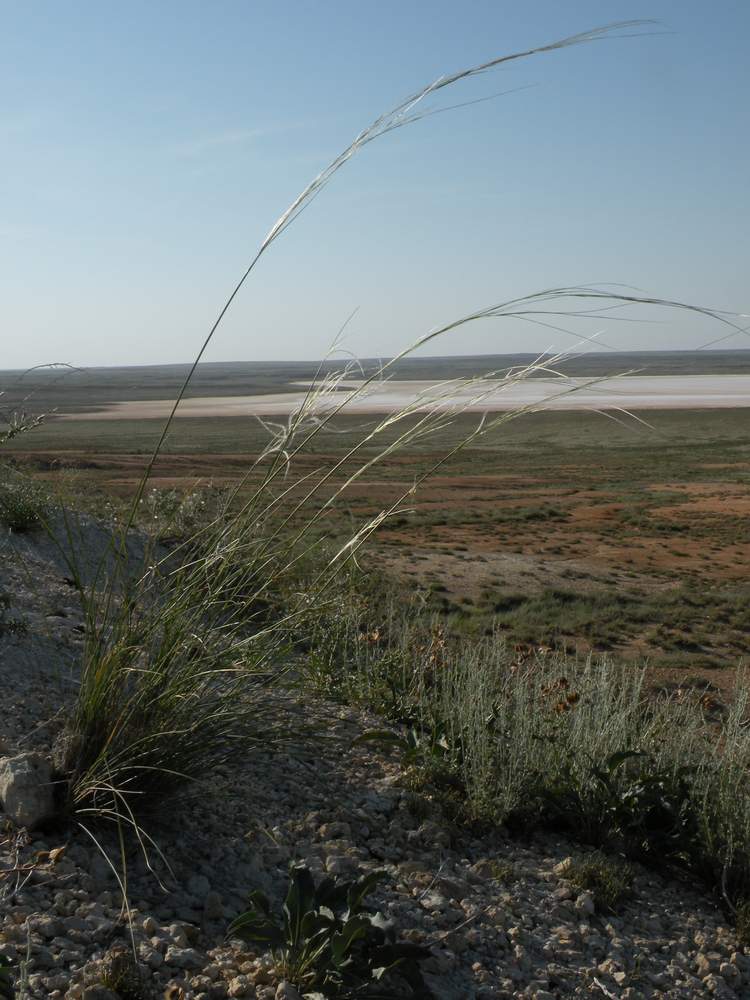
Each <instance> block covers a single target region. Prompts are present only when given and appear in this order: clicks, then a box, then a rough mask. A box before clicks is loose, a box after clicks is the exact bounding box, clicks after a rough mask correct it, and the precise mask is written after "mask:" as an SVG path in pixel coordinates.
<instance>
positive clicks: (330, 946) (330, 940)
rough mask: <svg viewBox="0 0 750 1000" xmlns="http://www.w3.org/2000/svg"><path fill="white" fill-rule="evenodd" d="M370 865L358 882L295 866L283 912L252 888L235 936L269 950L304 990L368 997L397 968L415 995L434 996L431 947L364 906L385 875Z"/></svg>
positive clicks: (280, 971)
mask: <svg viewBox="0 0 750 1000" xmlns="http://www.w3.org/2000/svg"><path fill="white" fill-rule="evenodd" d="M382 877H383V873H382V872H370V873H368V874H366V875H362V876H361V877H360V878H358V879H357V880H356V881H351V882H350V881H344V880H341V879H335V878H331V877H328V878H325V879H323V881H322V882H320V883H319V884H318V885H316V884H315V881H314V879H313V876H312V874H311V872H310V870H309V868H307V867H305V866H304V865H300V864H297V865H293V866H292V867H291V868H290V872H289V889H288V892H287V895H286V899H285V901H284V906H283V909H282V912H281V914H280V915H279V916H276V915H274V914H273V913H272V911H271V905H270V903H269V901H268V899H267V897H266V896H265V895H264V894H263V893H262V892H259V891H257V890H256V891H254V892H251V893H250V907H249V909H248V910H246V911H245V912H244V913H242V914H241V915H240V916H239V917H237V918H236V919H235V920H234V921H233V922H232V924H231V925H230V927H229V930H228V932H227V933H228V935H229V936H231V937H239V938H241V939H242V940H243V941H246V942H247V943H248V944H252V945H255V946H261V947H263V948H266V949H268V950H269V951H270V952H271V954H272V955H273V958H274V962H275V965H276V972H277V976H278V978H279V979H280V980H287V981H289V982H291V983H292V984H293V985H295V986H296V987H298V988H299V989H300V990H301V991H304V992H305V995H308V994H310V993H311V992H316V993H317V994H318V995H320V996H321V997H356V996H364V995H365V994H366V993H367V991H368V990H369V989H370V988H371V987H372V986H373V985H374V984H377V983H380V982H381V980H383V979H384V978H386V977H387V976H388V975H389V974H391V973H393V972H394V971H397V972H398V974H399V975H400V977H401V978H402V979H404V980H405V981H406V982H407V983H408V984H409V986H410V987H411V990H412V995H413V996H417V997H421V998H428V997H430V996H432V994H431V993H430V992H429V990H428V989H427V987H426V985H425V983H424V980H423V979H422V976H421V973H420V971H419V961H420V960H421V959H423V958H427V957H428V956H429V954H430V952H429V949H428V948H424V947H422V946H420V945H416V944H413V943H410V942H397V941H396V940H395V931H394V928H393V925H392V923H391V922H390V921H388V920H386V919H385V918H384V917H383V916H382V915H381V914H379V913H377V912H375V911H373V910H371V909H369V908H368V907H367V906H366V905H365V899H366V897H367V896H368V895H369V894H370V893H371V892H372V891H373V889H374V888H375V887H376V885H377V884H378V882H379V881H380V880H381V879H382Z"/></svg>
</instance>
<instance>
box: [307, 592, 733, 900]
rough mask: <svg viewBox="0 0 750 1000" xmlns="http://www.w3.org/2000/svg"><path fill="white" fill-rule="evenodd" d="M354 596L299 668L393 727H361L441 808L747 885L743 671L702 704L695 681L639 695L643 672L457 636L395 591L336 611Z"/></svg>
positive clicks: (709, 879) (708, 879)
mask: <svg viewBox="0 0 750 1000" xmlns="http://www.w3.org/2000/svg"><path fill="white" fill-rule="evenodd" d="M354 606H355V604H354V603H353V599H352V601H350V602H349V603H344V602H342V603H341V604H340V605H339V612H338V614H337V615H335V616H332V617H331V618H328V619H327V620H326V621H325V622H322V621H321V622H319V623H318V631H316V633H315V634H314V636H313V641H312V643H311V654H312V659H313V661H314V662H315V663H316V671H317V672H316V675H315V676H312V675H311V674H306V677H307V679H308V681H310V682H312V683H314V684H315V685H316V686H317V687H318V688H319V689H321V690H323V691H325V692H326V694H327V695H328V696H329V697H331V696H333V697H339V698H342V699H344V700H347V701H353V702H355V703H360V704H366V705H368V706H369V707H370V708H373V709H375V710H376V711H378V712H379V713H381V714H383V715H385V716H387V717H388V718H390V719H391V720H393V721H394V722H395V723H396V724H397V725H400V726H401V727H403V728H402V729H401V734H400V735H399V733H398V731H396V732H395V733H394V732H393V731H388V735H387V736H384V735H381V736H378V735H377V734H373V736H372V738H373V739H382V740H386V739H387V741H388V745H389V746H391V747H393V748H394V749H395V750H397V751H398V752H399V753H401V755H402V759H403V764H404V767H405V769H406V772H407V773H408V774H409V775H413V774H414V772H415V769H416V770H419V771H421V773H422V779H421V782H420V781H418V780H415V779H414V778H413V777H410V778H409V781H410V784H411V786H413V787H415V788H416V787H418V788H419V789H420V791H421V792H422V793H423V794H427V795H429V796H431V797H433V798H438V799H439V800H440V801H441V803H443V804H447V808H448V813H449V815H450V816H452V817H453V818H454V819H458V820H461V821H471V822H476V821H478V822H480V823H504V824H506V825H507V826H509V827H510V828H511V829H519V830H524V831H528V830H529V829H533V828H535V827H537V828H548V829H552V830H555V831H558V832H559V831H562V832H565V833H566V834H568V835H569V836H572V837H573V838H575V839H578V840H580V841H583V842H586V843H589V844H591V845H592V846H594V847H597V848H601V849H605V850H607V851H610V852H616V853H618V854H625V855H627V856H629V857H631V858H634V859H637V860H639V861H641V862H643V863H646V864H650V865H654V866H655V867H657V868H664V867H665V866H667V867H671V868H676V869H683V870H687V871H689V872H691V873H692V874H693V875H694V876H695V877H697V878H699V879H701V880H702V881H704V882H705V884H707V885H708V886H710V887H711V888H716V889H718V888H719V887H722V886H729V887H731V889H730V895H731V897H732V898H733V899H734V900H735V901H738V900H741V899H743V898H747V896H748V895H749V894H750V855H749V854H748V847H747V845H748V844H749V843H750V793H749V792H748V788H747V781H746V775H747V768H748V766H749V765H750V732H748V729H747V726H746V725H745V719H746V717H747V712H748V709H749V708H750V685H749V684H748V679H747V677H746V675H745V674H744V673H742V672H741V671H740V672H738V674H737V679H736V688H735V692H734V697H733V699H732V701H731V704H730V706H729V708H727V709H725V710H724V711H722V712H718V713H717V712H716V711H715V710H714V702H713V699H710V698H708V697H707V696H706V695H705V694H701V692H700V691H697V692H696V694H695V696H694V697H693V696H691V695H690V692H685V691H683V690H682V689H681V688H680V689H676V690H675V691H674V692H672V693H665V694H662V695H661V696H659V697H655V696H649V695H648V693H647V691H646V689H645V687H644V678H645V674H644V672H643V670H636V669H633V668H628V667H625V666H617V665H615V664H613V663H610V662H608V661H606V660H603V659H595V658H592V657H589V658H587V659H573V658H571V657H566V656H564V655H563V654H562V653H556V652H554V651H549V650H546V651H545V650H543V651H541V652H539V651H535V649H534V647H531V646H524V645H521V646H520V647H519V646H512V645H510V644H509V643H508V642H507V641H506V640H505V639H504V637H503V635H502V634H501V633H498V632H495V633H492V634H491V635H489V636H485V637H483V638H481V639H479V640H477V641H475V642H472V643H467V642H465V641H464V639H463V638H462V637H461V636H460V635H459V636H455V635H451V634H449V633H448V632H447V631H446V630H445V628H444V627H443V626H442V625H438V624H436V623H435V622H434V621H433V622H432V624H431V623H430V620H429V618H427V619H425V617H424V615H425V612H424V610H422V611H420V609H419V607H418V606H412V608H411V609H409V608H408V607H407V606H405V600H404V597H403V595H401V596H400V597H399V598H397V599H396V600H394V602H393V603H392V604H391V605H390V610H388V605H385V604H384V603H382V602H381V603H380V604H379V605H374V604H369V605H368V604H364V605H359V611H357V612H356V613H355V616H354V618H353V619H352V618H348V617H347V616H348V611H347V608H348V609H352V608H353V607H354ZM368 608H369V614H370V615H377V616H378V617H377V619H376V620H373V619H372V617H370V618H368V617H365V616H366V614H367V612H368ZM420 616H421V618H420ZM435 775H437V776H438V779H437V780H435ZM457 800H459V801H458V802H457Z"/></svg>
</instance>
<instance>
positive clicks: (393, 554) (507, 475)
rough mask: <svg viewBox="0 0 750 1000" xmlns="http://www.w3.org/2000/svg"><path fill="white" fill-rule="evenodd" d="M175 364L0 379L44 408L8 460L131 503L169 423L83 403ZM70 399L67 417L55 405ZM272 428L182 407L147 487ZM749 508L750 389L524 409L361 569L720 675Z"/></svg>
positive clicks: (245, 377)
mask: <svg viewBox="0 0 750 1000" xmlns="http://www.w3.org/2000/svg"><path fill="white" fill-rule="evenodd" d="M531 360H533V359H532V358H531V357H530V356H515V357H509V356H501V357H494V358H458V359H455V358H450V359H448V358H446V359H424V360H421V359H417V360H411V361H409V362H406V363H403V364H402V365H400V366H399V368H398V369H397V370H396V373H395V375H396V379H397V380H415V379H416V380H425V381H430V380H431V381H435V382H436V381H439V380H442V379H445V378H453V377H474V376H477V375H479V374H481V373H483V372H486V371H488V370H490V371H494V370H498V369H502V368H507V367H510V366H515V365H520V364H525V363H528V362H529V361H531ZM368 365H369V367H368ZM373 366H374V362H369V363H365V365H364V366H363V367H364V369H365V371H369V370H373ZM316 367H317V366H316V365H313V364H311V363H306V362H300V363H284V364H278V365H271V364H258V365H250V364H242V365H228V364H217V365H206V366H204V367H202V368H201V369H199V372H198V377H197V378H196V380H195V381H194V382H193V384H192V385H191V388H190V392H189V396H190V397H191V398H195V397H200V396H204V397H222V396H224V397H232V396H245V395H266V394H274V393H279V392H280V391H283V390H286V389H288V387H290V385H293V383H295V382H299V381H305V380H309V379H311V378H312V377H313V376H314V374H315V370H316ZM565 367H566V370H567V374H569V375H572V376H577V377H581V378H599V377H602V376H604V375H611V374H615V373H620V372H625V371H637V372H638V375H637V376H634V377H637V378H639V379H643V378H644V377H646V376H647V375H651V374H653V375H655V376H660V377H663V376H665V375H666V376H675V375H685V376H691V377H695V376H698V375H701V376H707V375H711V376H723V375H728V376H731V379H730V380H729V382H733V383H735V384H737V382H736V380H737V378H738V377H741V376H747V375H749V374H750V352H747V351H723V352H701V353H700V354H698V353H694V354H690V353H687V352H685V353H679V354H676V353H675V354H671V353H649V354H644V355H614V356H613V355H587V356H585V357H583V358H580V359H576V360H575V361H569V362H566V366H565ZM186 370H187V369H186V368H185V367H184V366H164V367H153V368H143V369H140V368H132V369H99V370H90V371H85V372H76V371H74V372H70V371H67V370H58V371H56V372H49V371H44V372H31V373H29V374H27V375H25V376H23V377H21V378H19V373H4V374H0V388H4V389H6V390H7V394H6V397H5V398H4V399H0V403H5V406H6V409H7V408H9V407H12V406H14V405H15V406H18V405H20V404H21V403H22V401H23V399H24V397H28V398H27V400H26V403H25V404H23V405H25V407H26V408H27V409H29V410H31V411H33V412H46V413H49V414H50V415H49V416H48V417H47V419H46V420H45V422H44V423H43V424H42V425H41V426H40V427H38V428H37V429H36V430H35V431H33V433H31V434H28V435H26V436H24V437H22V438H19V439H18V440H17V442H13V443H11V445H10V446H8V448H7V450H6V455H7V456H8V458H9V459H11V460H12V461H13V462H14V463H16V464H18V465H20V466H23V467H25V468H27V469H29V470H31V471H32V472H33V473H34V474H35V475H38V476H41V477H43V478H47V479H54V480H57V481H60V482H64V483H65V486H66V488H67V489H70V490H73V491H74V492H76V493H77V494H78V495H80V496H85V497H86V498H87V500H88V502H91V503H94V502H95V500H96V499H97V498H98V500H99V501H102V502H103V501H104V500H105V498H107V497H119V498H125V497H127V496H128V495H129V494H131V493H132V491H133V489H134V487H135V484H136V482H137V479H138V477H139V475H140V473H141V471H142V469H143V467H144V464H145V461H146V456H147V454H148V453H149V452H150V450H151V449H152V448H153V446H154V444H155V442H156V439H157V437H158V434H159V432H160V430H161V427H162V421H161V420H160V419H154V418H151V419H134V418H133V417H132V416H131V417H126V418H124V419H122V418H121V419H116V420H102V419H97V416H98V415H97V412H96V410H92V409H91V408H92V407H93V408H96V409H98V410H103V411H106V410H107V408H109V407H110V406H111V405H112V404H113V403H124V402H126V401H127V400H162V399H169V398H173V397H174V394H175V393H176V391H177V389H178V387H179V382H180V380H181V378H183V377H184V374H185V372H186ZM711 381H712V383H713V384H714V385H716V384H717V383H716V379H715V378H713V379H712V380H711ZM718 384H721V383H718ZM743 384H744V383H743ZM748 395H750V394H748ZM740 402H741V403H742V402H743V400H741V399H740ZM50 411H54V412H50ZM186 412H190V411H188V410H186ZM63 414H76V415H77V417H78V419H75V420H69V419H61V416H62V415H63ZM613 415H614V416H616V417H617V420H618V421H621V422H616V421H615V420H613V419H610V417H611V416H613ZM369 419H372V418H369ZM477 419H478V414H464V415H462V416H460V417H458V418H457V420H456V422H455V423H454V425H453V426H452V427H451V428H450V429H449V430H447V431H445V432H443V433H442V434H441V435H440V437H439V439H433V440H428V441H425V442H421V443H420V445H419V448H418V449H415V448H412V449H411V450H410V451H409V452H407V453H401V454H399V455H396V456H394V457H393V458H391V459H389V460H388V462H387V463H386V464H384V465H381V466H378V467H376V468H374V469H373V470H371V472H370V473H368V475H367V477H366V478H365V479H364V480H362V481H361V482H359V483H358V484H357V485H356V486H355V487H354V488H353V489H352V490H351V491H350V492H349V493H348V500H347V502H346V503H345V504H343V503H339V504H337V508H336V510H335V511H334V512H332V514H331V516H330V517H328V519H327V520H326V530H327V531H328V532H329V534H330V535H331V537H334V538H335V537H336V536H337V535H338V534H340V533H343V531H344V530H345V529H346V528H349V527H351V524H352V522H357V521H359V520H361V519H363V518H364V517H366V516H368V515H372V514H374V513H376V512H377V511H378V510H379V509H381V508H382V507H383V506H384V505H386V504H388V503H390V502H392V501H393V500H394V499H395V498H396V497H397V496H399V495H400V493H401V492H403V490H404V489H405V488H407V487H408V486H409V484H410V483H411V482H412V481H413V480H414V478H415V477H416V476H418V475H420V474H421V472H423V471H425V470H427V469H428V468H429V467H430V466H431V465H432V463H434V461H435V460H436V459H437V458H439V457H440V455H441V454H442V453H444V452H446V451H447V450H448V449H449V448H450V447H452V446H453V445H455V444H456V443H458V442H459V441H460V440H461V439H462V437H463V436H465V435H466V434H467V433H468V432H469V431H470V430H471V429H472V428H474V427H475V426H476V424H477ZM367 423H368V417H367V415H366V414H351V415H349V416H341V417H339V418H337V420H336V423H335V428H334V429H335V433H327V434H325V435H324V436H322V437H320V438H318V439H317V441H316V442H315V445H314V448H313V450H312V452H309V453H307V454H306V455H305V456H304V457H303V458H302V459H301V461H300V462H299V463H298V466H297V469H296V473H297V474H300V473H309V472H313V471H314V470H316V469H318V468H322V467H324V466H326V464H328V463H329V462H330V461H331V460H332V459H334V458H339V457H340V456H341V455H342V454H343V453H344V449H346V448H348V447H351V446H352V444H353V443H354V442H355V441H356V440H357V439H358V437H359V436H360V435H361V429H362V427H363V426H365V425H367ZM267 439H268V435H267V431H266V430H265V429H264V427H263V425H262V424H261V423H260V421H258V420H256V419H254V418H253V417H251V416H247V415H244V416H210V415H204V416H201V417H197V416H184V417H183V418H182V419H181V420H179V421H178V422H177V423H176V424H175V425H174V426H173V428H172V430H171V431H170V434H169V436H168V439H167V444H166V448H165V449H164V452H163V453H162V455H161V456H160V458H159V461H158V463H157V467H156V469H155V474H154V477H153V483H152V485H153V486H154V487H157V488H163V489H179V490H190V489H193V488H195V487H196V486H197V485H200V484H207V483H212V484H213V485H221V484H222V483H227V482H229V481H231V480H232V479H235V478H237V476H239V475H240V474H241V473H242V472H243V471H244V470H245V469H246V468H247V466H248V461H249V459H250V458H251V457H252V456H255V455H257V454H258V453H259V452H260V451H261V449H262V447H263V445H264V443H265V442H266V441H267ZM346 471H347V467H346V466H345V467H344V468H343V469H342V475H343V474H345V472H346ZM293 475H294V473H293ZM748 515H750V398H748V399H747V400H745V401H744V405H739V406H738V405H736V404H735V406H727V405H719V406H717V407H716V408H706V409H694V408H693V409H691V408H687V407H685V406H682V407H680V408H653V409H643V408H637V419H629V418H627V417H625V418H623V416H622V415H621V414H616V413H614V414H613V413H611V412H610V415H609V417H608V416H607V415H605V414H602V413H594V412H574V411H565V412H555V413H547V412H541V413H532V414H526V415H524V416H522V417H520V418H519V419H517V420H514V421H512V422H511V423H510V424H508V425H506V426H505V427H504V428H501V429H500V430H498V431H496V432H493V433H491V434H490V435H488V436H486V437H484V438H482V439H481V440H480V441H478V442H475V443H474V444H472V446H470V447H468V448H466V449H465V450H463V451H462V452H460V453H459V454H458V455H457V456H456V457H455V458H454V459H452V460H451V462H450V464H448V465H446V466H444V467H443V468H441V469H440V471H439V472H438V474H436V475H435V476H434V477H433V478H432V479H430V481H429V482H428V483H427V485H426V486H425V487H424V488H423V489H422V490H421V491H420V492H419V493H418V494H417V496H416V497H415V499H414V504H413V511H411V512H404V513H401V514H399V515H398V516H397V517H396V518H395V519H393V520H392V521H390V522H389V523H388V524H386V525H385V526H384V527H383V528H382V529H381V531H380V532H379V533H378V535H377V537H376V540H375V541H374V542H373V543H371V545H370V549H369V557H368V558H369V563H368V565H371V566H372V567H373V568H377V569H378V570H379V571H382V572H383V573H385V574H386V575H387V576H388V577H390V578H392V579H393V580H395V581H397V584H399V585H400V584H404V585H406V586H408V587H409V588H410V589H413V588H414V587H418V588H421V589H422V591H423V593H424V595H425V601H426V602H427V604H428V606H429V607H431V608H432V609H433V610H434V612H435V613H436V614H438V615H440V616H441V617H442V618H443V619H444V620H445V621H446V622H449V623H450V624H451V625H452V626H453V627H455V628H458V629H461V630H463V631H466V632H469V633H471V632H476V633H477V634H478V633H481V632H482V631H484V630H486V629H487V628H491V627H497V628H499V629H500V630H501V631H503V632H504V633H505V634H507V636H508V639H509V641H511V642H514V643H516V644H518V645H519V647H524V646H529V647H532V646H533V647H537V648H538V647H540V646H542V647H543V646H552V647H554V646H565V647H566V648H568V649H569V650H577V651H579V652H581V653H585V652H586V651H588V650H590V649H593V650H597V651H606V652H608V653H611V654H612V655H614V656H617V657H618V658H626V659H629V660H633V661H634V662H642V661H643V660H644V659H645V660H646V661H647V662H649V663H650V664H651V665H652V667H653V674H654V677H655V678H660V681H659V682H660V683H664V684H667V685H676V684H680V683H682V682H683V680H685V679H689V678H693V679H695V678H696V677H698V678H699V679H702V681H703V682H705V683H711V684H715V685H717V686H719V687H721V686H722V685H723V684H724V682H725V679H726V678H728V676H729V673H730V671H729V669H728V668H733V667H734V666H736V664H737V663H738V662H739V661H740V660H742V659H743V658H746V657H747V654H748V645H749V644H748V637H749V636H750V614H749V613H748V608H750V584H749V583H748V580H747V572H746V567H747V565H748V557H749V556H750V519H749V518H748Z"/></svg>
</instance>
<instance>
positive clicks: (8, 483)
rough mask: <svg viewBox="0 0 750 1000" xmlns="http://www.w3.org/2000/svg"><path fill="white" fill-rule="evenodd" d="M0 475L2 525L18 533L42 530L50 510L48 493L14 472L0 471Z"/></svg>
mask: <svg viewBox="0 0 750 1000" xmlns="http://www.w3.org/2000/svg"><path fill="white" fill-rule="evenodd" d="M0 475H2V479H1V480H0V525H2V526H4V527H5V528H8V529H9V530H10V531H18V532H24V531H32V530H33V529H35V528H40V527H41V526H42V525H43V523H44V521H45V519H46V517H47V515H48V513H49V510H50V504H51V501H50V497H49V494H48V492H47V491H46V490H44V489H43V488H42V486H40V484H39V483H37V482H35V481H34V480H33V479H29V478H28V477H26V476H22V475H20V474H18V473H16V472H13V471H12V470H9V469H5V470H0Z"/></svg>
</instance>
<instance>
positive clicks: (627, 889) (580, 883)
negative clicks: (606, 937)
mask: <svg viewBox="0 0 750 1000" xmlns="http://www.w3.org/2000/svg"><path fill="white" fill-rule="evenodd" d="M634 875H635V873H634V871H633V867H632V865H629V864H627V863H626V862H624V861H621V860H620V859H619V858H616V857H612V856H610V855H606V854H602V853H601V852H600V851H594V852H592V853H591V854H588V855H586V856H585V857H580V858H573V859H571V862H570V864H569V865H568V866H567V868H566V869H565V871H564V872H563V877H564V878H565V879H566V880H567V881H568V882H570V883H571V885H573V886H574V888H576V889H583V890H585V891H587V892H590V893H591V894H592V896H593V897H594V901H595V903H596V905H597V907H598V908H599V909H601V910H603V911H604V912H605V913H608V912H609V913H611V912H615V911H616V910H617V908H618V906H619V904H620V903H621V902H622V901H623V900H625V899H627V898H628V896H629V895H630V893H631V890H632V883H633V878H634Z"/></svg>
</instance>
